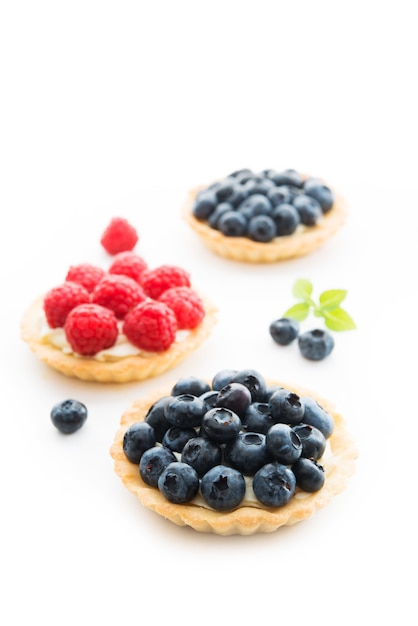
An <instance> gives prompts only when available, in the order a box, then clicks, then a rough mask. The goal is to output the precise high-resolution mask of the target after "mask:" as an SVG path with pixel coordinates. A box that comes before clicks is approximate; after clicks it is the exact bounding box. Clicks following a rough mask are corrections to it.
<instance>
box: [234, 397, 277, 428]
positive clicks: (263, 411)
mask: <svg viewBox="0 0 418 626" xmlns="http://www.w3.org/2000/svg"><path fill="white" fill-rule="evenodd" d="M242 421H243V423H244V424H245V425H246V427H247V429H248V430H249V431H252V432H256V433H264V434H266V433H267V431H268V430H269V428H271V426H273V424H274V420H273V418H272V416H271V415H270V412H269V405H268V403H267V402H252V403H251V404H250V406H249V407H248V410H247V412H246V414H245V416H244V418H243V420H242Z"/></svg>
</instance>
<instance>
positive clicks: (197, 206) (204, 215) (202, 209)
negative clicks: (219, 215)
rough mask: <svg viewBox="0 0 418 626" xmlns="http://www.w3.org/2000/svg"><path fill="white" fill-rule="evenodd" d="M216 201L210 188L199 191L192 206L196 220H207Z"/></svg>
mask: <svg viewBox="0 0 418 626" xmlns="http://www.w3.org/2000/svg"><path fill="white" fill-rule="evenodd" d="M217 203H218V199H217V197H216V195H215V194H214V193H213V192H212V191H210V190H204V191H201V192H200V193H199V194H198V196H197V198H196V202H195V203H194V206H193V215H194V216H195V217H196V218H197V219H198V220H207V219H208V218H209V217H210V215H211V214H212V213H213V211H214V210H215V207H216V205H217Z"/></svg>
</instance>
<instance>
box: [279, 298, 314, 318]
mask: <svg viewBox="0 0 418 626" xmlns="http://www.w3.org/2000/svg"><path fill="white" fill-rule="evenodd" d="M309 309H310V306H309V304H306V303H305V302H298V304H294V305H293V306H291V307H290V309H287V311H286V312H285V313H283V317H291V318H292V319H294V320H297V321H298V322H303V320H305V319H306V318H307V317H308V315H309Z"/></svg>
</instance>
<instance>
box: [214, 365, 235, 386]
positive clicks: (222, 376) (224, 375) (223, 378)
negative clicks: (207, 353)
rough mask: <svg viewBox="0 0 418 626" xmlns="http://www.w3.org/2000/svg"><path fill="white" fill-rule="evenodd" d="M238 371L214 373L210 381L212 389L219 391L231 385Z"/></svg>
mask: <svg viewBox="0 0 418 626" xmlns="http://www.w3.org/2000/svg"><path fill="white" fill-rule="evenodd" d="M237 372H238V370H232V369H223V370H219V372H216V374H215V376H214V377H213V379H212V389H215V390H216V391H219V390H220V389H222V387H225V385H227V384H228V383H231V382H232V380H233V378H234V376H235V374H237Z"/></svg>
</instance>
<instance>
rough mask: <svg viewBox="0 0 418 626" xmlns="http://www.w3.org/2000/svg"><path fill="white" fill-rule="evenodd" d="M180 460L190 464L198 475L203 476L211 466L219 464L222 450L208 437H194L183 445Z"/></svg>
mask: <svg viewBox="0 0 418 626" xmlns="http://www.w3.org/2000/svg"><path fill="white" fill-rule="evenodd" d="M181 460H182V462H183V463H188V464H189V465H191V466H192V467H193V468H194V469H195V470H196V472H197V473H198V475H199V476H203V474H206V472H207V471H208V470H210V469H211V468H212V467H214V466H215V465H219V463H220V462H221V460H222V450H221V448H220V446H219V445H218V444H217V443H215V442H214V441H211V440H210V439H207V438H205V437H195V438H194V439H190V440H189V441H188V442H187V443H186V445H185V446H184V448H183V450H182V453H181Z"/></svg>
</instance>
